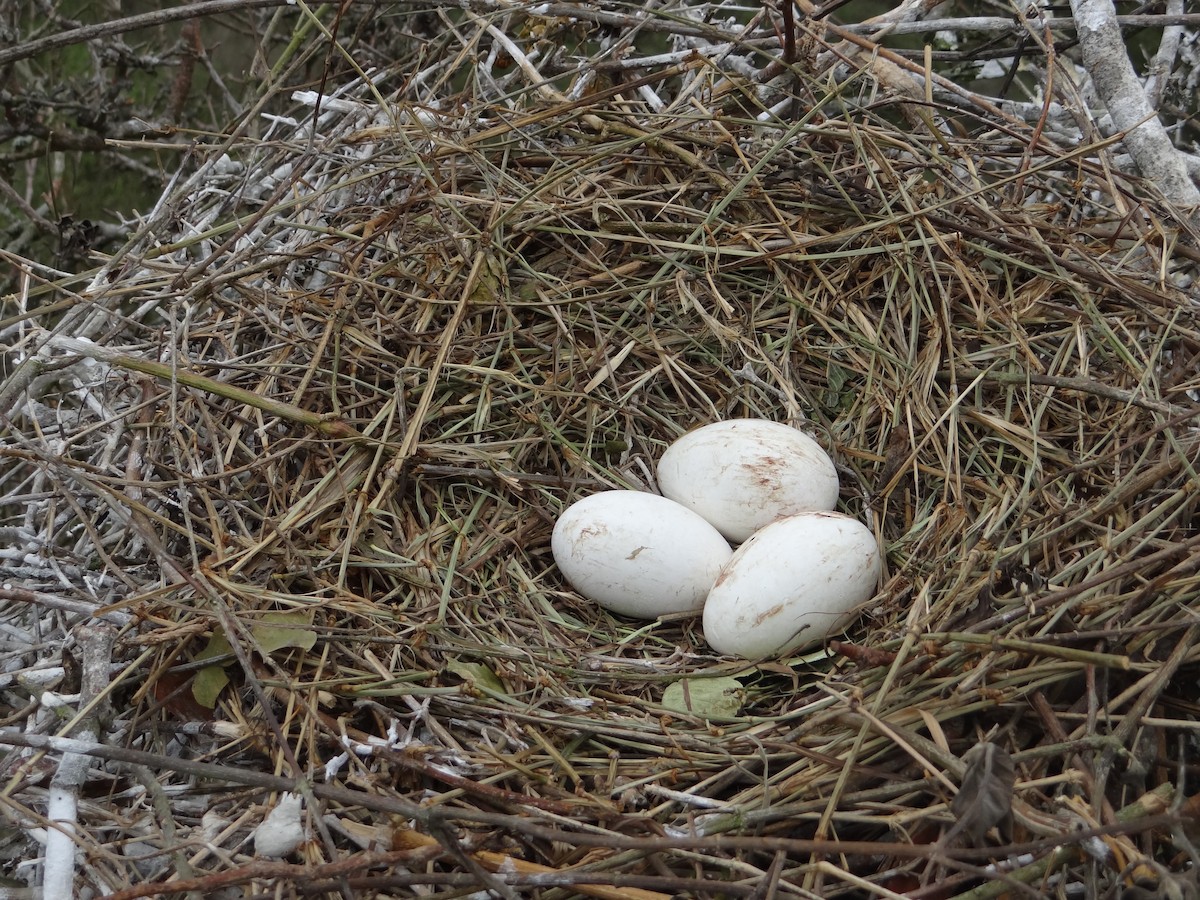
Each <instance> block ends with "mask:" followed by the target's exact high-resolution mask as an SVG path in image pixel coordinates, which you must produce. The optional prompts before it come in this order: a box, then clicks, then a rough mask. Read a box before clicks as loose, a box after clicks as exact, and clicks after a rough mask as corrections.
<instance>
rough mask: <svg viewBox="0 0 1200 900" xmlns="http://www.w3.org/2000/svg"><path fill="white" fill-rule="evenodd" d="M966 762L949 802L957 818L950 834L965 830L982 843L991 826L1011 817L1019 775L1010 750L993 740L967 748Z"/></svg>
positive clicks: (973, 840)
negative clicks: (957, 787) (956, 792)
mask: <svg viewBox="0 0 1200 900" xmlns="http://www.w3.org/2000/svg"><path fill="white" fill-rule="evenodd" d="M963 762H965V763H966V764H967V771H966V772H965V773H963V780H962V787H960V788H959V789H958V794H957V795H956V796H955V797H954V801H953V802H952V803H951V804H950V811H951V812H953V813H954V816H955V818H956V819H958V821H957V822H956V823H955V825H954V828H953V829H951V834H952V835H953V834H958V833H959V832H964V831H965V832H966V833H967V835H969V836H970V838H971V842H972V844H973V845H975V846H979V845H980V844H982V843H983V839H984V836H985V835H986V834H987V832H988V829H989V828H991V827H992V826H993V825H1000V824H1001V823H1007V822H1009V820H1010V819H1011V816H1012V800H1013V790H1014V788H1015V786H1016V783H1017V776H1016V771H1015V769H1014V768H1013V761H1012V757H1011V756H1009V755H1008V751H1007V750H1005V749H1004V748H1003V747H1001V746H1000V745H999V744H996V743H994V742H992V741H980V742H979V743H978V744H976V745H975V746H974V747H972V748H971V749H970V750H968V751H967V753H966V755H965V756H964V757H963ZM1001 830H1002V831H1004V830H1005V829H1004V828H1002V829H1001Z"/></svg>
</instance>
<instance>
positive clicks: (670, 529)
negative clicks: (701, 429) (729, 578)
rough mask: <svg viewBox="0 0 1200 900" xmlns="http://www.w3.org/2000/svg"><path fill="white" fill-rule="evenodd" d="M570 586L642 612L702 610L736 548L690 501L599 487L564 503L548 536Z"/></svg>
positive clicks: (629, 612) (615, 607)
mask: <svg viewBox="0 0 1200 900" xmlns="http://www.w3.org/2000/svg"><path fill="white" fill-rule="evenodd" d="M550 548H551V550H552V551H553V553H554V561H555V563H557V564H558V568H559V571H561V572H562V574H563V576H564V577H565V578H566V579H567V581H569V582H570V583H571V586H572V587H574V588H575V590H577V591H579V593H581V594H583V596H585V597H587V598H588V599H589V600H594V601H595V602H596V603H599V604H600V605H601V606H603V607H604V608H605V609H609V610H612V611H613V612H615V613H620V614H622V615H626V616H634V617H637V618H641V619H656V618H658V617H659V616H662V615H666V614H668V613H678V612H699V611H700V608H701V607H702V606H703V605H704V599H705V597H707V596H708V591H709V589H710V588H711V587H712V586H713V582H714V581H716V579H717V575H719V574H720V572H721V567H722V566H724V565H725V563H726V562H728V561H729V558H730V557H731V556H732V555H733V550H732V548H731V547H730V546H729V543H728V542H727V541H726V540H725V538H723V537H721V534H720V532H718V531H717V530H716V529H715V528H713V527H712V526H711V525H709V524H708V522H706V521H704V519H703V518H701V517H700V516H699V515H697V514H696V513H694V512H692V511H691V510H690V509H688V508H686V507H684V506H680V505H679V504H678V503H675V502H674V501H672V500H668V499H666V498H665V497H660V496H658V495H657V494H647V493H644V492H642V491H604V492H603V493H599V494H592V495H591V496H590V497H585V498H584V499H582V500H580V501H579V502H577V503H574V504H572V505H571V506H570V507H568V508H567V509H566V510H565V511H564V512H563V514H562V515H561V516H560V517H559V519H558V521H557V522H556V523H555V525H554V534H553V536H552V537H551V540H550Z"/></svg>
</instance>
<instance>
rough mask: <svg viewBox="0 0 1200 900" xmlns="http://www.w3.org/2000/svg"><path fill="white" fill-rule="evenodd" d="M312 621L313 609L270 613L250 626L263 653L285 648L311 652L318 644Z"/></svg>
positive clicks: (252, 634) (251, 632)
mask: <svg viewBox="0 0 1200 900" xmlns="http://www.w3.org/2000/svg"><path fill="white" fill-rule="evenodd" d="M312 620H313V613H312V610H311V609H295V610H292V611H290V612H269V613H265V614H264V615H262V616H261V617H260V618H259V621H258V622H257V623H255V624H254V625H251V626H250V634H251V636H253V638H254V642H255V643H256V644H258V646H259V648H260V649H261V650H262V652H263V653H267V654H270V653H274V652H275V651H276V650H283V649H284V648H285V647H299V648H300V649H301V650H311V649H312V648H313V647H314V646H315V645H316V643H317V633H316V632H315V631H313V630H312Z"/></svg>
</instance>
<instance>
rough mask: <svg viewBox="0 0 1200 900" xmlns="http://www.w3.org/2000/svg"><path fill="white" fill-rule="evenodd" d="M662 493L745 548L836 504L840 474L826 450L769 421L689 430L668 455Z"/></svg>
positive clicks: (660, 481)
mask: <svg viewBox="0 0 1200 900" xmlns="http://www.w3.org/2000/svg"><path fill="white" fill-rule="evenodd" d="M658 487H659V490H661V491H662V493H663V496H664V497H670V498H671V499H672V500H674V501H676V502H677V503H682V504H683V505H684V506H686V507H687V508H688V509H692V510H695V511H696V512H698V513H699V514H700V515H702V516H703V517H704V518H705V519H707V520H708V521H709V522H711V523H712V524H713V525H714V526H716V529H717V530H718V531H719V532H721V534H723V535H725V537H727V538H728V539H729V540H731V541H732V542H733V543H735V544H736V543H740V542H741V541H744V540H746V539H747V538H748V537H750V535H752V534H754V532H756V531H757V530H758V529H760V528H762V527H763V526H764V525H766V524H768V523H769V522H774V521H775V520H776V519H779V518H782V517H783V516H790V515H794V514H796V513H799V512H806V511H808V510H813V509H833V508H834V506H835V505H837V498H838V476H837V469H835V468H834V465H833V460H831V459H830V458H829V454H827V453H826V452H825V451H824V450H823V449H822V448H821V445H820V444H818V443H817V442H816V441H814V440H813V439H812V438H810V437H809V436H808V435H807V434H805V433H804V432H802V431H797V430H796V429H795V428H789V427H788V426H787V425H781V424H779V423H778V422H770V421H767V420H766V419H730V420H729V421H726V422H715V423H713V424H712V425H705V426H704V427H703V428H698V429H696V430H695V431H692V432H689V433H688V434H685V435H684V436H683V437H681V438H680V439H679V440H677V441H676V442H675V443H673V444H672V445H671V446H670V447H668V448H667V449H666V452H664V453H663V455H662V459H661V460H659V463H658Z"/></svg>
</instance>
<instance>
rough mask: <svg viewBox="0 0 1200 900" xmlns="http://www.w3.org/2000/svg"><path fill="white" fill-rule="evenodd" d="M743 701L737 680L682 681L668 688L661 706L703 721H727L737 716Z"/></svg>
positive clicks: (664, 692) (724, 678) (672, 683)
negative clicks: (697, 717)
mask: <svg viewBox="0 0 1200 900" xmlns="http://www.w3.org/2000/svg"><path fill="white" fill-rule="evenodd" d="M745 698H746V691H745V689H744V688H743V687H742V684H741V682H740V681H738V680H737V679H736V678H730V677H728V676H723V677H721V678H683V679H681V680H679V681H673V682H671V683H670V684H669V685H667V689H666V690H665V691H663V698H662V705H663V706H664V707H666V708H667V709H671V710H674V711H675V712H681V713H686V714H687V715H689V716H699V717H700V718H702V719H728V718H732V717H733V716H736V715H737V714H738V712H739V711H740V710H741V708H742V702H743V701H744V700H745Z"/></svg>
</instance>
